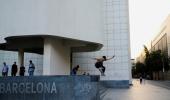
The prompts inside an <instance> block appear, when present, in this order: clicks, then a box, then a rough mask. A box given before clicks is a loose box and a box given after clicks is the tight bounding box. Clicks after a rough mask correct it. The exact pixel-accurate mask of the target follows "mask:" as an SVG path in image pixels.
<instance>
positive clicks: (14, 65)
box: [11, 62, 18, 76]
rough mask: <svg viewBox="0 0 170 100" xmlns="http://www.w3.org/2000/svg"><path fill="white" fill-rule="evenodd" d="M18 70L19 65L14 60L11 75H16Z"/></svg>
mask: <svg viewBox="0 0 170 100" xmlns="http://www.w3.org/2000/svg"><path fill="white" fill-rule="evenodd" d="M17 71H18V67H17V65H16V62H14V64H13V65H12V68H11V76H16V74H17Z"/></svg>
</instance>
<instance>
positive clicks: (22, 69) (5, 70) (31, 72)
mask: <svg viewBox="0 0 170 100" xmlns="http://www.w3.org/2000/svg"><path fill="white" fill-rule="evenodd" d="M34 70H35V65H34V63H33V62H32V60H30V61H29V68H28V74H29V76H33V75H34ZM8 71H9V67H8V65H7V64H6V62H4V63H3V68H2V76H4V77H5V76H8ZM17 72H18V66H17V64H16V62H14V64H13V65H12V67H11V76H16V74H17ZM19 75H20V76H24V75H25V67H24V66H23V65H21V67H20V70H19Z"/></svg>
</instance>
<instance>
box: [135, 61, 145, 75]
mask: <svg viewBox="0 0 170 100" xmlns="http://www.w3.org/2000/svg"><path fill="white" fill-rule="evenodd" d="M144 72H145V65H144V64H143V63H140V62H137V63H136V73H137V74H143V73H144Z"/></svg>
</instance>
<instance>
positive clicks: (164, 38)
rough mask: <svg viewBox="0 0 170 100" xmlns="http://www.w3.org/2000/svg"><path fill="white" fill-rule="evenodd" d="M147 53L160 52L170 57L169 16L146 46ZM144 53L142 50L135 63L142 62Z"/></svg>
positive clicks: (169, 75)
mask: <svg viewBox="0 0 170 100" xmlns="http://www.w3.org/2000/svg"><path fill="white" fill-rule="evenodd" d="M147 48H148V50H149V51H155V50H161V51H163V52H164V53H165V54H167V55H168V56H170V15H169V16H168V17H167V18H166V20H165V21H164V22H163V24H162V25H161V28H160V31H159V32H158V34H157V35H156V37H155V38H153V40H151V42H150V43H149V45H147ZM144 59H145V53H144V50H142V52H141V53H140V54H139V56H138V57H137V58H136V61H139V62H144ZM169 73H170V72H168V74H167V75H168V77H169V78H168V79H170V74H169Z"/></svg>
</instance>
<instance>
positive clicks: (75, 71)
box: [71, 65, 80, 75]
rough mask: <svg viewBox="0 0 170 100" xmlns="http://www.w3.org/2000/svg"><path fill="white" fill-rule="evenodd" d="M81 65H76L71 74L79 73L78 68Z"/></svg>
mask: <svg viewBox="0 0 170 100" xmlns="http://www.w3.org/2000/svg"><path fill="white" fill-rule="evenodd" d="M79 67H80V66H79V65H77V66H76V67H74V68H73V69H72V71H71V75H77V71H78V69H79Z"/></svg>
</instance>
